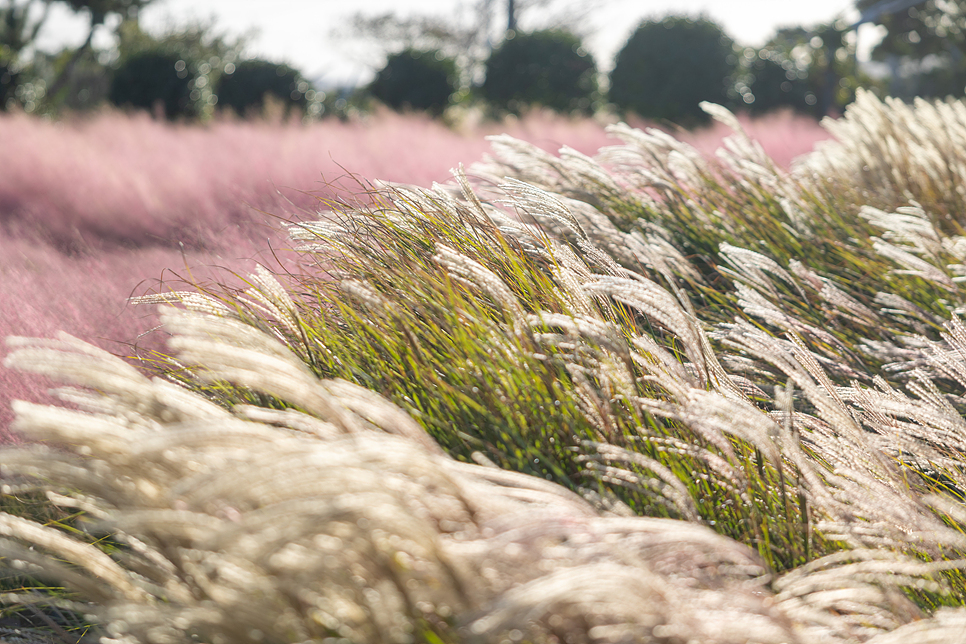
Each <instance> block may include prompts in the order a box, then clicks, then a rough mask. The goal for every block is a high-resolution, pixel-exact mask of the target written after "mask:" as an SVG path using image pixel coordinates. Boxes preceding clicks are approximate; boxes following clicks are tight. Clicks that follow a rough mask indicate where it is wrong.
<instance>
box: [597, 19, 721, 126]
mask: <svg viewBox="0 0 966 644" xmlns="http://www.w3.org/2000/svg"><path fill="white" fill-rule="evenodd" d="M736 64H737V58H736V57H735V54H734V44H733V42H732V40H731V38H729V37H728V36H727V34H725V33H724V32H723V31H722V29H721V27H719V26H718V25H717V24H715V23H714V22H711V21H710V20H706V19H704V18H687V17H683V16H668V17H666V18H664V19H663V20H660V21H649V20H648V21H644V22H643V23H641V25H640V26H639V27H638V28H637V31H635V32H634V33H633V34H632V35H631V37H630V39H629V40H628V41H627V44H626V45H624V48H623V49H622V50H621V51H620V53H618V54H617V60H616V62H615V64H614V70H613V71H612V72H611V74H610V100H611V102H612V103H614V105H616V106H617V108H618V109H619V110H620V111H622V112H625V113H626V112H633V113H636V114H637V115H639V116H642V117H644V118H649V119H660V120H668V121H672V122H674V123H678V124H681V125H695V124H699V123H704V122H707V120H708V117H707V115H706V114H705V113H704V112H703V111H701V108H700V107H699V105H700V103H701V102H702V101H711V102H713V103H719V104H724V103H727V99H728V92H727V90H728V86H729V84H730V82H731V77H732V75H733V74H734V72H735V67H736Z"/></svg>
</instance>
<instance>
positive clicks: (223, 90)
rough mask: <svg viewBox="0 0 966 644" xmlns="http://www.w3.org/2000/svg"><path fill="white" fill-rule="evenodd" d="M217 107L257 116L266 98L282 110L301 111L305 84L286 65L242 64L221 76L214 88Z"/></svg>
mask: <svg viewBox="0 0 966 644" xmlns="http://www.w3.org/2000/svg"><path fill="white" fill-rule="evenodd" d="M215 91H216V93H217V94H218V105H219V106H221V107H222V108H231V109H233V110H235V112H236V113H237V114H238V115H240V116H244V115H246V114H250V113H252V112H255V113H259V112H261V111H262V110H263V109H264V107H265V97H266V95H271V96H273V97H275V98H276V99H278V100H279V101H280V102H281V103H282V104H284V105H285V107H286V112H288V111H289V110H291V109H292V108H299V109H304V108H305V106H306V103H307V102H308V101H307V100H306V98H305V92H306V91H308V83H307V82H306V81H304V80H303V79H302V77H301V75H300V74H299V73H298V71H296V70H294V69H292V68H291V67H289V66H288V65H281V64H278V63H273V62H270V61H267V60H258V59H255V60H245V61H242V62H240V63H238V65H236V66H235V71H234V72H232V73H231V74H229V73H227V72H226V73H225V74H222V76H221V78H220V79H219V81H218V85H217V87H216V90H215Z"/></svg>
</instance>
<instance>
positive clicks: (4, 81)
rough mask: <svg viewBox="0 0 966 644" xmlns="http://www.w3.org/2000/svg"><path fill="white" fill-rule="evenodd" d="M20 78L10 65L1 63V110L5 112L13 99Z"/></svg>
mask: <svg viewBox="0 0 966 644" xmlns="http://www.w3.org/2000/svg"><path fill="white" fill-rule="evenodd" d="M19 76H20V74H18V73H17V72H15V71H13V69H11V67H10V65H5V64H3V63H0V110H5V109H6V108H7V102H8V101H10V100H11V99H13V96H14V91H15V90H16V89H17V79H18V78H19Z"/></svg>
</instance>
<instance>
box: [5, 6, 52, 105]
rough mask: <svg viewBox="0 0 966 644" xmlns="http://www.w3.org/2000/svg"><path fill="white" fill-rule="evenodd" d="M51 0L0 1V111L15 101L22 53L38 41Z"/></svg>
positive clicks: (19, 78) (20, 71) (21, 64)
mask: <svg viewBox="0 0 966 644" xmlns="http://www.w3.org/2000/svg"><path fill="white" fill-rule="evenodd" d="M52 3H53V0H2V1H0V110H5V109H8V108H9V107H10V106H11V105H12V104H13V102H14V98H15V96H16V92H17V87H18V86H19V84H20V81H21V78H22V76H23V74H22V71H23V67H24V60H23V58H22V56H23V53H24V52H25V50H27V49H28V48H29V47H31V46H32V45H33V43H34V41H35V40H36V39H37V35H38V34H39V33H40V30H41V28H42V27H43V26H44V24H45V23H46V21H47V16H48V14H49V13H50V7H51V4H52Z"/></svg>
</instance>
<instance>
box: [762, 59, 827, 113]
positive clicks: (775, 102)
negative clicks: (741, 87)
mask: <svg viewBox="0 0 966 644" xmlns="http://www.w3.org/2000/svg"><path fill="white" fill-rule="evenodd" d="M748 67H749V70H748V71H749V74H750V78H749V80H750V82H749V84H748V89H749V90H750V92H751V96H753V97H754V101H753V102H752V103H751V104H750V105H748V109H749V110H750V111H751V112H752V113H754V114H764V113H765V112H771V111H774V110H777V109H781V108H791V109H794V110H796V111H799V112H810V111H813V107H812V105H813V104H814V103H815V98H814V94H812V93H811V91H810V90H809V84H808V78H807V76H806V77H805V78H802V77H801V76H803V75H804V74H800V73H799V70H798V69H797V68H796V67H795V65H794V64H793V63H792V62H791V61H790V60H786V59H783V58H782V57H780V56H778V55H775V54H773V53H771V52H769V51H768V50H766V49H763V50H762V51H761V52H759V53H758V55H756V57H755V58H754V59H753V60H752V61H751V63H750V64H749V65H748Z"/></svg>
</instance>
